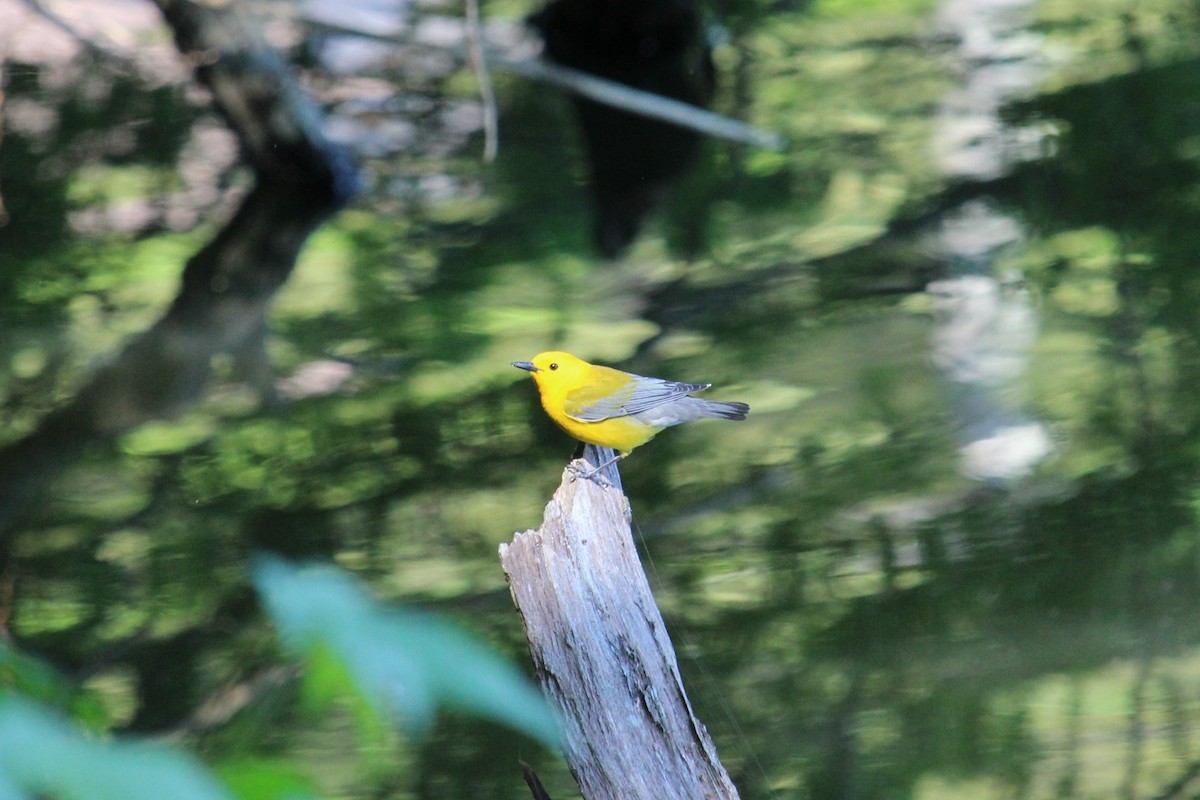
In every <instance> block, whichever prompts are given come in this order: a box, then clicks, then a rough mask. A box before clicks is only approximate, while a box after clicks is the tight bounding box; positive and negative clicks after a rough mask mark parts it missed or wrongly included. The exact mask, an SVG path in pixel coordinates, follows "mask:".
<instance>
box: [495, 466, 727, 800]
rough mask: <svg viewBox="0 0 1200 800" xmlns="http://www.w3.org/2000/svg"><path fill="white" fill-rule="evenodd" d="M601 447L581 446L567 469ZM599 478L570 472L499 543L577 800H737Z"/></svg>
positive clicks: (614, 490) (616, 485)
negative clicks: (541, 510)
mask: <svg viewBox="0 0 1200 800" xmlns="http://www.w3.org/2000/svg"><path fill="white" fill-rule="evenodd" d="M610 455H611V451H608V450H604V449H599V448H593V447H588V449H587V452H586V453H585V454H584V459H583V460H582V461H576V462H574V465H575V466H576V467H581V468H583V469H590V468H591V464H601V463H603V462H604V461H605V460H607V459H608V458H609V457H610ZM587 462H591V463H590V464H589V463H587ZM600 477H603V478H604V480H602V481H601V480H583V479H579V478H578V477H577V476H576V475H575V473H573V472H572V471H571V470H570V468H568V470H567V471H565V472H564V473H563V480H562V483H561V484H560V485H559V487H558V491H556V492H555V493H554V497H553V498H552V499H551V500H550V503H549V504H548V505H547V506H546V511H545V518H544V520H543V522H542V527H541V528H539V529H538V530H536V531H534V530H530V531H525V532H524V533H518V534H516V536H515V537H514V538H513V541H512V542H511V543H510V544H502V545H500V561H501V564H502V566H503V567H504V572H505V574H506V575H507V577H508V583H509V588H510V589H511V591H512V596H513V601H514V602H515V603H516V605H517V610H518V611H519V612H520V613H521V618H522V621H523V623H524V626H525V635H526V637H527V638H528V640H529V649H530V652H531V653H532V655H533V661H534V664H535V666H536V668H537V674H538V678H539V680H540V681H541V684H542V689H543V691H545V693H546V695H547V696H548V697H549V698H550V699H551V701H552V702H553V703H554V704H555V705H556V706H557V708H558V710H559V712H560V716H561V720H562V725H563V747H564V749H565V754H566V757H567V763H568V764H569V765H570V767H571V771H572V773H574V775H575V779H576V780H577V781H578V782H579V787H580V789H581V791H582V793H583V796H584V798H586V800H670V799H671V798H679V800H698V798H714V799H716V798H720V799H721V800H727V799H736V798H737V797H738V794H737V790H736V789H735V788H734V786H733V782H732V781H731V780H730V779H729V775H728V773H726V771H725V769H724V767H722V766H721V763H720V761H719V760H718V759H717V751H716V747H714V746H713V743H712V739H711V738H709V735H708V731H707V730H706V729H705V728H704V725H703V724H701V723H700V721H699V720H698V719H696V716H695V714H694V713H693V712H692V707H691V703H690V702H689V701H688V698H687V694H686V692H685V691H684V688H683V680H682V679H681V678H680V675H679V666H678V664H677V663H676V660H675V651H674V649H673V648H672V646H671V640H670V638H669V637H668V635H667V630H666V626H665V625H664V624H663V619H662V615H661V614H660V613H659V611H658V606H657V605H656V604H655V602H654V597H653V595H652V594H651V593H650V585H649V583H648V582H647V580H646V575H645V572H644V571H643V570H642V565H641V562H640V561H639V559H638V555H637V550H636V548H635V547H634V544H633V536H632V534H631V532H630V527H629V521H630V519H631V514H630V507H629V501H628V499H627V498H626V497H625V494H624V492H622V490H621V488H620V476H619V475H618V474H617V470H616V466H615V465H614V466H611V467H609V468H607V469H606V470H605V471H604V472H603V473H602V476H597V478H600Z"/></svg>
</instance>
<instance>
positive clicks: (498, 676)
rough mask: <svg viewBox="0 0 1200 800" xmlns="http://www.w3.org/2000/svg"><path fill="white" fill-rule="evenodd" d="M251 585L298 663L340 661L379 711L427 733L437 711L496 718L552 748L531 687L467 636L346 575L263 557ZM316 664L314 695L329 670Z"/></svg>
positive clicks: (554, 735)
mask: <svg viewBox="0 0 1200 800" xmlns="http://www.w3.org/2000/svg"><path fill="white" fill-rule="evenodd" d="M254 581H255V584H256V585H257V587H258V591H259V593H260V594H261V595H262V597H263V600H264V603H265V605H266V607H267V609H268V611H269V612H270V614H271V616H272V618H273V619H274V620H275V623H276V625H277V626H278V627H279V630H280V635H281V637H282V639H283V642H284V645H285V646H286V647H287V648H289V649H290V650H291V652H293V653H294V654H295V655H296V656H298V657H301V658H311V657H312V656H313V654H314V653H316V654H320V655H321V658H324V657H326V655H331V656H333V657H334V658H336V659H338V660H339V661H340V662H341V663H342V664H343V665H344V668H345V671H346V673H347V674H348V675H349V676H350V679H351V680H352V681H353V683H354V685H355V686H356V687H357V689H358V691H359V692H360V693H361V694H362V696H363V697H364V698H366V699H367V701H368V702H370V703H371V704H372V705H373V706H374V707H375V708H376V709H377V710H378V711H379V712H380V713H382V714H388V715H393V714H395V715H399V717H400V719H401V721H402V722H403V723H404V724H405V726H406V727H407V728H408V730H410V731H412V732H416V733H419V732H421V731H424V730H426V729H427V728H428V727H429V725H430V724H431V722H432V720H433V716H434V713H435V712H436V710H437V708H438V707H439V706H446V707H449V708H454V709H459V710H463V711H467V712H469V713H472V714H475V715H477V716H480V717H484V718H487V719H491V720H494V721H496V722H500V723H502V724H505V725H508V726H509V727H512V728H515V729H516V730H519V731H522V732H524V733H526V734H528V735H529V736H532V737H533V738H535V739H538V740H540V741H541V742H542V743H544V744H545V745H546V746H548V747H551V748H557V747H558V729H557V725H556V723H555V720H554V716H553V714H551V712H550V709H549V707H548V706H547V705H546V703H545V700H544V699H543V698H542V695H541V693H540V692H538V690H537V689H536V688H535V687H534V686H533V685H532V684H531V683H530V682H529V681H528V680H526V679H525V677H524V676H523V675H521V673H520V672H519V671H518V670H517V669H516V668H515V667H513V666H512V665H511V664H509V663H508V662H507V661H505V660H504V659H503V658H501V657H500V656H498V655H497V654H496V653H494V652H493V651H492V650H491V649H490V648H488V647H487V646H486V645H484V644H482V643H481V642H479V641H478V640H477V639H476V638H475V637H474V636H472V635H470V634H468V633H466V632H465V631H463V630H461V629H460V628H458V627H456V626H455V625H452V624H450V623H448V622H446V621H443V620H441V619H438V618H436V617H433V616H431V615H429V614H425V613H422V612H418V611H413V610H409V609H401V608H388V607H384V606H381V605H380V604H378V603H377V602H375V601H374V600H373V599H372V598H371V596H370V595H369V594H368V593H367V592H366V590H365V589H364V588H363V587H362V585H361V584H360V583H358V582H357V581H355V580H354V579H353V578H352V577H351V576H350V575H348V574H346V573H344V572H342V571H339V570H336V569H333V568H331V567H323V566H316V565H308V566H294V565H292V564H289V563H287V562H285V561H282V560H280V559H278V558H274V557H270V556H262V557H259V558H258V559H257V560H256V563H255V565H254ZM316 666H317V667H318V668H319V671H320V673H321V675H322V676H323V677H322V678H321V679H320V688H319V689H317V691H316V694H318V695H321V694H323V692H324V691H326V690H327V689H328V688H329V687H330V686H334V685H336V683H337V681H336V671H333V670H331V668H330V666H329V665H328V664H325V665H321V664H320V659H318V660H317V662H316Z"/></svg>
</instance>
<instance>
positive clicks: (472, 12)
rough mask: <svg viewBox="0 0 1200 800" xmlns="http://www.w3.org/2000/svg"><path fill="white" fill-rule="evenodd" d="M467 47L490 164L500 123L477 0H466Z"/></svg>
mask: <svg viewBox="0 0 1200 800" xmlns="http://www.w3.org/2000/svg"><path fill="white" fill-rule="evenodd" d="M467 47H468V53H469V54H470V61H471V69H473V70H474V71H475V80H476V81H478V82H479V97H480V100H482V102H483V160H484V162H485V163H488V164H490V163H492V162H493V161H495V160H496V153H497V151H498V150H499V147H500V122H499V117H498V115H497V113H496V93H495V92H494V91H492V78H491V76H490V75H488V68H487V59H486V57H485V56H484V54H483V38H482V34H481V31H480V27H479V0H467Z"/></svg>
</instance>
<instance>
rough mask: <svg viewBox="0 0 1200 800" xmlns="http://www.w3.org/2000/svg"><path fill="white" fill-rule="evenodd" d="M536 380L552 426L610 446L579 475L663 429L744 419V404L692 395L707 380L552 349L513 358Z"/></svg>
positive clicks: (643, 442) (588, 440) (583, 440)
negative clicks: (653, 374) (669, 376)
mask: <svg viewBox="0 0 1200 800" xmlns="http://www.w3.org/2000/svg"><path fill="white" fill-rule="evenodd" d="M513 366H514V367H517V368H518V369H524V370H528V371H529V372H530V373H532V375H533V382H534V383H536V384H537V388H538V394H540V395H541V398H542V408H544V409H546V413H547V414H549V415H550V419H552V420H554V421H555V422H556V423H557V424H558V427H560V428H562V429H563V430H564V431H566V432H567V433H569V434H571V435H572V436H574V437H575V438H576V439H578V440H579V441H581V442H586V443H588V444H594V445H599V446H600V447H611V448H612V449H614V450H616V451H617V455H616V456H615V457H613V458H611V459H609V460H608V461H606V462H605V463H603V464H601V465H600V466H598V467H596V468H595V469H593V470H592V471H590V472H588V473H587V475H585V476H583V477H585V478H587V477H591V476H592V475H595V474H596V473H597V472H599V471H600V470H602V469H604V468H605V467H607V466H608V465H609V464H612V463H614V462H616V461H619V460H621V459H622V458H624V457H625V456H627V455H629V454H630V453H631V452H633V449H634V448H635V447H638V446H640V445H643V444H645V443H646V442H648V441H650V440H651V439H653V438H654V435H655V434H657V433H658V432H659V431H661V430H662V429H663V428H669V427H671V426H672V425H678V424H679V423H681V422H690V421H691V420H694V419H701V418H703V417H715V418H718V419H739V420H740V419H745V418H746V414H748V413H749V412H750V406H748V405H746V404H745V403H725V402H718V401H715V400H704V399H701V398H699V397H692V394H691V393H692V392H699V391H701V390H703V389H707V388H708V387H709V386H711V385H712V384H710V383H678V382H676V381H667V380H663V379H661V378H646V377H643V376H641V375H634V374H632V373H629V372H621V371H620V370H619V369H612V368H611V367H601V366H597V365H595V364H589V363H588V362H586V361H584V360H583V359H581V358H576V357H575V356H573V355H571V354H570V353H563V352H560V351H557V350H554V351H551V352H548V353H541V354H539V355H536V356H534V357H533V361H514V362H513Z"/></svg>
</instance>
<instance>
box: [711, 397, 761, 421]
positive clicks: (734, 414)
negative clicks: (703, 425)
mask: <svg viewBox="0 0 1200 800" xmlns="http://www.w3.org/2000/svg"><path fill="white" fill-rule="evenodd" d="M749 413H750V406H748V405H746V404H745V403H727V402H722V401H720V400H705V401H704V415H705V416H706V417H719V418H720V419H745V418H746V415H747V414H749Z"/></svg>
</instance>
